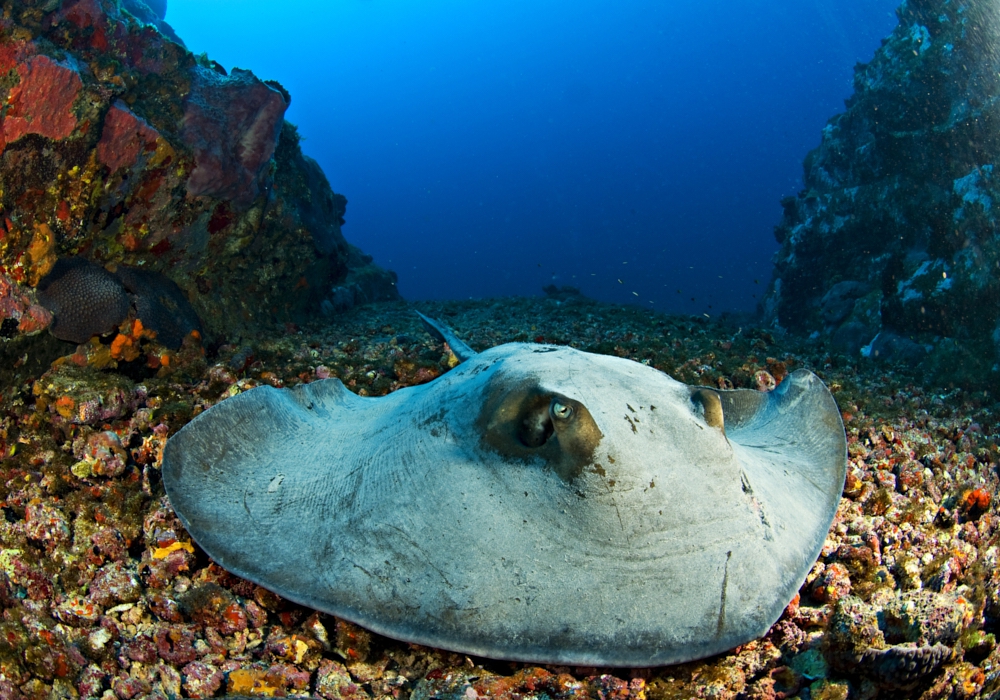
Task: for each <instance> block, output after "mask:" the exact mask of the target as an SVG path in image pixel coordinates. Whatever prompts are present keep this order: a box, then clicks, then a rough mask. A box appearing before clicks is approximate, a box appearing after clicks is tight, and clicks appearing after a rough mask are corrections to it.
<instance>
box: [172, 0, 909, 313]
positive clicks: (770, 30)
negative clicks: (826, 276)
mask: <svg viewBox="0 0 1000 700" xmlns="http://www.w3.org/2000/svg"><path fill="white" fill-rule="evenodd" d="M896 4H897V3H896V2H895V0H780V1H779V0H772V1H770V2H766V1H764V0H697V1H695V0H678V1H669V0H657V1H655V2H651V1H649V0H634V1H631V0H618V1H616V2H612V1H610V0H573V2H569V1H568V0H502V1H500V0H423V1H422V2H407V1H404V0H322V1H320V0H309V1H305V0H301V1H300V0H287V1H286V2H281V3H278V2H263V1H258V0H170V3H169V8H168V13H167V20H168V21H169V22H170V23H171V24H172V25H173V27H174V28H175V29H176V30H177V32H178V34H179V35H180V36H181V37H182V38H183V39H184V40H185V42H186V43H187V45H188V47H189V48H190V49H191V50H193V51H195V52H197V53H200V52H203V51H204V52H207V53H208V55H209V56H210V57H211V58H213V59H215V60H216V61H218V62H219V63H221V64H222V65H223V66H224V67H226V68H227V69H231V68H233V67H240V68H249V69H251V70H253V71H254V72H255V73H256V74H257V75H258V76H259V77H261V78H263V79H275V80H278V81H280V82H281V83H282V84H283V85H284V86H285V87H286V88H287V89H288V90H289V91H290V92H291V94H292V104H291V107H290V109H289V111H288V114H287V118H288V119H289V120H290V121H292V122H294V123H296V124H297V125H298V127H299V130H300V133H301V134H302V135H303V136H304V139H305V140H304V141H303V144H302V147H303V150H304V151H305V153H306V154H308V155H310V156H312V157H314V158H316V159H317V160H318V161H319V163H320V165H321V166H322V167H323V170H324V171H325V172H326V175H327V177H328V178H329V180H330V183H331V185H332V186H333V188H334V190H335V191H337V192H339V193H341V194H343V195H345V196H346V197H347V198H348V202H349V203H348V208H347V214H346V220H347V223H346V225H345V227H344V234H345V236H346V237H347V239H348V240H349V241H350V242H352V243H354V244H355V245H357V246H359V247H360V248H362V249H363V250H364V251H365V252H367V253H369V254H371V255H373V256H374V257H375V261H376V262H377V263H379V264H380V265H382V266H384V267H387V268H390V269H393V270H396V272H398V274H399V288H400V291H401V292H402V293H403V295H404V296H405V297H406V298H408V299H411V300H416V299H446V298H467V297H474V298H481V297H490V296H501V295H534V294H541V293H542V291H541V290H542V287H543V286H545V285H549V284H556V285H573V286H576V287H579V288H580V289H581V290H582V291H583V292H584V293H585V294H587V295H588V296H591V297H593V298H596V299H600V300H604V301H611V302H618V303H628V304H636V305H642V306H644V307H646V308H651V309H656V310H659V311H666V312H680V313H698V314H702V313H704V314H709V315H712V316H714V315H717V314H719V313H720V312H722V311H727V310H728V311H751V310H753V309H754V308H755V306H756V304H757V301H758V299H759V298H760V297H761V296H762V295H763V293H764V291H765V289H766V285H767V283H768V281H769V279H770V276H771V256H772V255H773V253H774V252H775V250H776V249H777V245H776V243H775V241H774V237H773V234H772V229H773V227H774V225H775V224H776V223H777V222H778V220H779V217H780V213H781V207H780V199H781V198H782V197H783V196H786V195H791V194H795V193H796V192H798V190H799V189H801V186H802V161H803V158H804V157H805V155H806V154H807V153H808V151H809V150H810V149H812V148H814V147H815V146H817V145H818V144H819V139H820V130H821V129H822V127H823V125H824V124H825V123H826V120H827V119H828V118H829V117H830V116H832V115H833V114H835V113H837V112H840V111H842V110H843V100H844V99H846V98H847V97H849V96H850V94H851V92H852V82H851V81H852V75H853V67H854V65H855V64H856V63H857V62H859V61H861V62H863V61H868V60H870V59H871V57H872V55H873V53H874V51H875V49H876V48H877V47H878V45H879V42H880V40H881V38H882V37H884V36H885V35H887V34H888V33H889V32H890V31H891V30H892V28H893V27H894V26H895V25H896V17H895V14H894V8H895V6H896Z"/></svg>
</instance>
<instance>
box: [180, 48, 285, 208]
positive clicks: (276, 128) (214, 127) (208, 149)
mask: <svg viewBox="0 0 1000 700" xmlns="http://www.w3.org/2000/svg"><path fill="white" fill-rule="evenodd" d="M287 108H288V103H287V102H285V98H284V97H283V96H282V94H281V93H280V92H279V91H278V90H275V89H274V88H272V87H270V86H268V85H266V84H265V83H262V82H261V81H260V80H258V79H257V78H256V77H255V76H254V74H253V73H251V72H250V71H247V70H240V69H239V68H235V69H233V72H232V75H228V76H227V75H220V74H219V73H217V72H216V71H214V70H212V69H209V68H203V67H201V66H195V67H194V69H193V80H192V82H191V92H190V94H189V95H188V97H187V100H186V104H185V107H184V119H183V121H182V127H181V138H182V139H183V141H184V143H185V144H186V145H187V146H189V147H190V148H191V150H192V151H193V152H194V169H193V170H192V171H191V175H190V176H189V177H188V180H187V193H188V195H190V196H192V197H201V196H209V197H215V198H218V199H227V200H229V201H231V202H232V203H233V204H234V205H236V206H237V207H239V208H243V207H245V206H247V205H249V204H250V203H251V202H252V201H253V200H254V198H256V196H257V195H258V194H259V193H260V190H261V188H262V186H267V184H269V183H268V181H267V178H265V177H262V176H263V175H264V172H263V170H264V167H265V166H266V165H267V163H268V162H269V161H270V160H271V156H273V155H274V149H275V147H276V146H277V143H278V134H279V133H280V132H281V125H282V123H283V117H284V114H285V109H287Z"/></svg>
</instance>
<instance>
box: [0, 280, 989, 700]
mask: <svg viewBox="0 0 1000 700" xmlns="http://www.w3.org/2000/svg"><path fill="white" fill-rule="evenodd" d="M412 308H413V307H411V306H409V305H407V304H404V303H398V304H384V305H375V306H367V307H360V308H357V309H354V310H352V311H350V312H347V313H345V314H344V315H342V316H339V317H337V318H335V319H330V320H328V321H326V322H325V323H323V324H321V325H320V324H317V326H315V327H313V328H292V327H284V326H282V327H276V328H275V329H274V332H273V335H272V336H271V337H261V338H257V339H253V340H251V341H250V342H247V343H238V344H235V345H222V346H221V347H212V348H210V349H209V352H208V353H207V354H206V355H205V356H204V357H202V354H201V352H200V349H198V348H188V349H187V350H183V351H181V352H180V353H177V354H176V355H175V356H173V357H172V358H171V359H170V365H169V367H168V368H166V369H161V370H159V371H158V372H157V373H154V372H153V371H152V370H148V371H142V370H141V369H137V367H136V365H135V363H133V365H132V366H131V367H129V368H127V370H128V372H129V373H131V374H132V378H131V379H129V378H125V377H123V376H122V375H121V374H118V373H116V372H115V371H114V370H113V369H107V368H106V369H103V370H99V369H96V368H95V367H94V365H95V364H96V365H99V366H101V365H103V366H105V367H107V366H109V365H108V353H107V352H103V353H102V352H101V351H100V349H99V348H96V346H92V347H91V348H89V349H88V350H87V351H86V352H79V351H78V352H77V353H76V355H75V358H71V359H70V360H68V361H64V362H62V363H61V364H58V365H57V366H55V367H54V368H53V369H52V370H50V371H49V372H47V373H46V374H45V375H44V376H42V377H35V378H33V379H32V381H28V382H25V383H23V384H22V385H21V386H20V387H19V389H17V390H8V391H6V392H5V393H4V394H3V396H2V399H0V409H2V411H0V501H2V503H0V505H2V510H3V515H4V517H3V518H0V606H2V609H3V614H2V620H0V674H2V675H0V699H2V698H17V697H29V698H68V697H78V696H79V697H102V696H103V697H106V698H108V699H109V700H110V699H111V698H121V699H122V700H130V699H131V698H143V697H156V698H177V697H211V696H223V695H229V696H232V695H279V696H280V695H289V696H292V695H311V696H322V697H325V698H328V699H329V700H334V699H335V698H357V699H362V698H368V697H387V696H391V697H394V698H408V697H412V698H431V697H439V698H456V699H458V698H462V699H464V700H474V698H476V697H481V696H505V697H510V698H528V697H539V698H541V697H550V698H563V697H593V698H625V697H636V698H641V697H647V698H651V699H654V698H686V697H704V698H789V697H799V698H803V699H805V698H817V699H818V698H823V699H833V698H847V697H851V698H873V697H880V698H910V697H914V698H951V697H954V698H971V697H994V696H996V695H997V694H998V693H1000V670H998V668H1000V650H997V649H996V644H995V640H994V638H993V634H992V632H993V631H994V630H995V628H996V626H997V625H998V622H1000V593H998V585H1000V574H998V573H997V558H998V554H997V541H998V517H997V506H996V503H997V499H996V491H997V476H998V475H997V463H998V459H1000V447H998V442H997V430H998V428H997V416H998V405H997V403H996V402H995V399H994V397H992V396H989V395H987V394H985V393H984V392H974V391H966V390H959V389H946V388H941V387H935V388H923V387H922V386H921V385H920V384H919V382H918V380H917V379H914V378H912V377H909V376H908V375H907V374H906V373H905V372H902V371H901V370H898V369H893V368H888V367H882V366H878V365H874V364H871V363H869V362H867V361H864V362H862V361H861V360H857V361H855V360H847V359H845V358H844V357H842V356H837V355H832V354H829V353H828V352H826V351H825V350H823V349H822V348H821V347H818V346H813V345H809V344H808V343H803V342H800V341H795V340H793V339H789V338H784V337H781V336H778V335H775V334H773V333H771V332H766V331H761V330H755V329H753V328H750V327H740V326H739V325H738V324H736V323H733V322H732V321H730V322H718V321H716V320H714V319H708V318H704V317H668V316H663V315H658V314H654V313H652V312H649V311H644V310H641V309H636V308H632V307H619V306H611V305H604V304H597V303H591V302H588V301H586V300H582V299H579V298H574V297H569V298H568V299H564V300H558V299H555V298H518V299H497V300H483V301H468V302H443V303H420V304H417V305H416V308H419V309H420V310H421V311H423V312H424V313H426V314H428V315H430V316H433V317H436V318H438V319H440V320H441V321H443V322H444V323H447V324H448V325H450V326H451V327H452V328H454V330H455V331H456V332H457V334H458V335H459V336H460V337H462V338H464V339H465V340H466V341H467V342H468V343H469V344H470V345H471V346H472V347H473V348H474V349H477V350H481V349H484V348H487V347H490V346H493V345H497V344H501V343H505V342H511V341H529V342H546V343H556V344H569V345H573V346H575V347H577V348H579V349H582V350H586V351H590V352H598V353H606V354H613V355H618V356H621V357H627V358H630V359H633V360H636V361H640V362H646V363H648V364H650V365H651V366H653V367H656V368H658V369H661V370H663V371H665V372H667V373H669V374H671V375H672V376H673V377H675V378H676V379H679V380H681V381H684V382H686V383H689V384H703V385H708V386H713V387H720V388H730V387H752V388H756V387H765V388H766V387H768V386H769V385H773V382H774V380H780V379H781V378H782V377H783V376H784V375H785V374H786V373H787V372H789V371H791V370H794V369H796V368H799V367H806V368H809V369H811V370H813V371H814V372H816V373H817V374H818V375H819V376H820V377H822V379H823V380H824V381H825V382H826V383H827V385H828V386H829V387H830V389H831V391H832V392H833V395H834V396H835V397H836V399H837V402H838V404H839V406H840V409H841V411H842V414H843V417H844V423H845V426H846V429H847V436H848V451H849V474H848V478H847V484H846V487H845V493H844V496H843V498H842V500H841V503H840V508H839V510H838V513H837V517H836V519H835V522H834V525H833V528H832V530H831V532H830V535H829V538H828V540H827V542H826V544H825V546H824V548H823V552H822V554H821V556H820V559H819V561H818V562H817V563H816V564H815V566H814V567H813V569H812V571H811V573H810V574H809V576H808V578H807V580H806V582H805V584H804V585H803V587H802V590H801V591H800V595H799V596H798V597H797V599H796V600H794V601H793V603H792V604H791V605H790V606H789V608H788V609H787V610H786V611H785V613H784V614H783V615H782V617H781V619H780V620H779V621H778V622H777V623H776V624H775V625H774V627H773V628H772V629H771V630H770V632H768V634H767V635H766V636H765V637H764V638H762V639H760V640H757V641H755V642H751V643H748V644H745V645H743V646H742V647H739V648H737V649H734V650H732V651H731V652H729V653H727V654H724V655H720V656H717V657H713V658H710V659H706V660H704V661H700V662H694V663H689V664H683V665H679V666H670V667H662V668H652V669H599V668H574V667H558V666H533V665H530V664H520V663H508V662H502V661H494V660H487V659H481V658H472V657H468V656H465V655H463V654H457V653H450V652H444V651H438V650H434V649H429V648H426V647H419V646H416V645H411V644H407V643H403V642H398V641H393V640H390V639H387V638H383V637H380V636H377V635H372V634H369V633H367V632H366V631H364V630H362V629H361V628H358V627H356V626H354V625H351V624H349V623H346V622H343V621H340V620H337V619H335V618H333V617H331V616H328V615H324V614H316V613H314V612H313V611H311V610H308V609H305V608H302V607H300V606H297V605H294V604H290V603H287V602H285V601H283V600H281V599H280V598H278V597H277V596H275V595H274V594H272V593H270V592H268V591H266V590H264V589H263V588H260V587H259V586H256V585H254V584H251V583H249V582H246V581H243V580H240V579H238V578H236V577H234V576H232V575H230V574H227V573H226V572H225V571H223V570H222V569H221V568H219V567H218V566H216V565H214V564H213V563H212V562H211V561H210V560H209V559H208V557H207V556H206V555H205V554H204V553H203V552H202V551H201V550H200V549H199V548H198V547H197V545H195V544H193V543H192V541H191V538H190V536H189V535H188V534H187V533H186V532H185V531H184V530H183V528H182V527H181V525H180V523H179V522H178V521H177V520H176V518H175V516H174V515H173V513H172V511H171V509H170V506H169V503H168V502H167V500H166V498H165V496H164V493H163V486H162V483H161V480H160V476H159V462H160V458H161V453H162V447H163V444H164V442H165V440H166V438H167V437H169V436H170V435H172V434H173V433H175V432H176V431H177V430H179V429H180V428H181V427H182V426H183V425H184V424H185V423H186V422H187V421H188V420H190V418H191V417H192V416H193V415H196V414H197V413H199V412H201V411H203V410H205V409H206V408H208V407H210V406H212V405H213V404H215V403H217V402H219V401H222V400H224V399H225V398H226V397H227V396H231V395H234V394H236V393H238V392H240V391H245V390H247V389H249V388H251V387H254V386H257V385H259V384H272V385H276V386H281V385H284V386H291V385H294V384H296V383H300V382H308V381H315V380H316V379H318V378H323V377H328V376H332V377H339V378H341V379H342V380H343V381H344V383H345V384H347V386H348V387H349V388H350V389H351V390H352V391H355V392H358V393H362V394H367V395H372V396H376V395H382V394H385V393H387V392H390V391H393V390H395V389H397V388H399V387H403V386H407V385H411V384H417V383H422V382H425V381H430V380H431V379H433V378H434V377H435V376H438V375H439V374H441V373H442V372H445V371H447V369H448V367H449V355H448V353H447V352H446V351H445V349H444V348H443V347H442V345H441V344H439V343H437V342H436V341H434V340H433V339H432V338H431V337H430V336H429V335H428V334H427V333H426V332H425V331H424V330H423V328H422V326H421V324H420V321H419V320H418V318H417V317H416V315H415V314H414V313H413V312H412ZM143 342H145V341H143ZM67 352H68V353H72V352H73V349H72V347H69V349H68V351H67ZM80 365H84V366H82V367H81V366H80ZM140 365H141V362H140ZM143 373H145V374H147V375H151V376H142V375H143ZM157 375H159V376H157Z"/></svg>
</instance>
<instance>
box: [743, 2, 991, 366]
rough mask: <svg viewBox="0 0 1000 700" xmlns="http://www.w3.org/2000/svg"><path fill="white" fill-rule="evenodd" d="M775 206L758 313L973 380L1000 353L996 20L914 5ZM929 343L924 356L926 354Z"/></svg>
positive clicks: (976, 8) (974, 9)
mask: <svg viewBox="0 0 1000 700" xmlns="http://www.w3.org/2000/svg"><path fill="white" fill-rule="evenodd" d="M897 15H898V17H899V25H898V26H897V27H896V29H895V30H894V31H893V32H892V34H891V35H890V36H889V37H888V38H886V39H885V40H883V43H882V46H881V48H879V49H878V51H877V52H876V54H875V57H874V58H873V59H872V61H871V62H870V63H868V64H859V65H858V66H857V68H856V69H855V76H854V95H853V96H852V97H851V98H850V99H849V100H848V101H847V103H846V106H847V110H846V111H845V112H844V113H843V114H838V115H836V116H835V117H833V118H832V119H830V121H829V122H828V123H827V125H826V127H825V128H824V129H823V135H822V141H821V143H820V145H819V147H818V148H816V149H815V150H813V151H812V152H811V153H810V154H809V155H808V156H807V158H806V160H805V164H804V167H805V189H804V190H803V191H802V192H800V193H799V194H798V195H797V196H794V197H788V198H786V199H784V200H783V201H782V206H783V207H784V213H783V216H782V219H781V222H780V224H779V225H778V226H777V227H776V229H775V236H776V238H777V240H778V242H779V243H780V244H781V248H780V250H779V252H778V253H777V255H776V258H775V272H774V278H773V280H772V282H771V286H770V289H769V291H768V295H767V297H766V299H765V301H764V305H763V307H764V313H765V317H766V318H767V320H768V321H769V322H771V323H772V324H774V325H778V326H781V327H784V328H787V329H789V330H793V331H797V332H805V333H813V332H819V334H820V335H822V336H825V337H826V338H828V339H830V340H831V341H832V343H833V345H834V346H835V347H836V348H837V349H839V350H841V351H844V352H847V353H850V354H855V355H856V354H857V353H859V352H862V353H864V354H868V355H870V356H871V355H879V354H881V355H882V356H883V357H885V356H888V357H889V359H892V360H905V361H908V362H910V363H915V362H923V363H925V365H926V366H927V367H928V369H931V370H933V371H934V372H935V373H937V374H938V375H939V376H940V378H942V379H945V380H952V381H955V380H957V381H963V382H980V381H982V379H983V378H984V377H985V376H987V375H988V374H989V373H990V372H991V367H992V366H993V364H994V363H995V362H996V361H997V358H998V357H1000V305H998V303H997V302H998V301H1000V239H998V238H997V236H996V234H997V230H998V225H997V213H998V210H997V209H994V208H993V207H994V203H996V204H997V206H1000V171H997V172H994V166H995V165H996V164H997V159H998V154H1000V150H998V147H1000V102H998V99H1000V89H998V88H1000V48H998V47H997V45H996V39H997V37H998V29H1000V16H998V13H997V12H996V7H995V4H994V3H993V2H992V0H958V1H956V0H917V1H910V2H904V3H903V4H902V5H901V6H900V8H899V9H898V10H897ZM928 353H929V354H928Z"/></svg>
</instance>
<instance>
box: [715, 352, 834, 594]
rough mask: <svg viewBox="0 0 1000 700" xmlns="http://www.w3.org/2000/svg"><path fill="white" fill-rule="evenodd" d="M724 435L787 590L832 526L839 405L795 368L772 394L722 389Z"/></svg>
mask: <svg viewBox="0 0 1000 700" xmlns="http://www.w3.org/2000/svg"><path fill="white" fill-rule="evenodd" d="M718 393H719V398H720V401H721V403H722V407H723V412H724V414H725V420H726V436H727V437H728V439H729V441H730V444H731V445H732V446H733V450H734V452H735V453H736V454H737V456H738V458H739V461H740V463H741V465H742V469H743V475H742V479H743V490H744V492H745V493H746V494H747V497H748V500H750V501H752V503H753V504H754V508H756V509H757V510H758V513H759V517H760V519H761V522H762V523H763V524H764V525H765V528H766V531H767V535H768V537H769V538H770V539H771V541H772V542H773V546H771V547H769V550H770V551H771V552H773V553H774V556H775V558H776V559H777V562H778V563H780V564H781V565H782V569H783V572H784V574H783V575H784V578H785V583H786V585H787V586H788V590H795V589H797V587H798V586H799V585H801V583H802V581H803V580H804V579H805V576H806V574H807V573H808V572H809V569H810V568H811V566H812V564H813V562H814V561H815V560H816V557H817V556H818V555H819V552H820V549H821V548H822V546H823V542H824V541H825V540H826V535H827V532H828V531H829V529H830V524H831V523H832V522H833V517H834V514H835V513H836V510H837V505H838V504H839V502H840V496H841V493H842V491H843V489H844V479H845V477H846V475H847V440H846V437H845V434H844V424H843V421H842V420H841V417H840V411H839V409H838V408H837V404H836V402H835V401H834V399H833V396H832V395H831V394H830V391H829V389H827V388H826V386H825V385H824V384H823V382H822V381H821V380H820V379H819V377H817V376H816V375H815V374H813V373H812V372H809V371H808V370H797V371H795V372H793V373H791V374H790V375H789V376H788V377H786V378H785V380H784V381H783V382H782V383H781V384H780V385H779V386H778V387H777V388H776V389H775V390H774V391H771V392H766V393H762V392H757V391H751V390H736V391H720V392H718Z"/></svg>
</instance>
